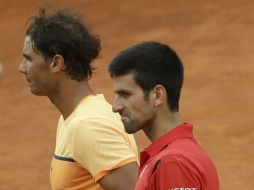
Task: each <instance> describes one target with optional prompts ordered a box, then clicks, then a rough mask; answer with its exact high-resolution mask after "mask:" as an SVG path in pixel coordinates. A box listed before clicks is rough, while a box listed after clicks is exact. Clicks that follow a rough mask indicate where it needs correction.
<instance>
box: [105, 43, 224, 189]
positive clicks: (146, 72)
mask: <svg viewBox="0 0 254 190" xmlns="http://www.w3.org/2000/svg"><path fill="white" fill-rule="evenodd" d="M109 73H110V75H111V77H112V78H113V81H114V91H115V93H116V97H115V101H114V103H113V111H114V112H118V113H119V114H120V115H121V119H122V122H123V124H124V127H125V130H126V132H128V133H135V132H136V131H138V130H143V131H144V132H145V134H146V135H147V136H148V138H149V139H150V140H151V141H152V144H151V145H150V146H149V147H147V148H146V149H145V150H144V151H143V152H142V153H141V165H140V170H139V178H138V180H137V183H136V187H135V189H136V190H219V179H218V174H217V171H216V168H215V166H214V163H213V161H212V160H211V159H210V157H209V156H208V155H207V154H206V152H205V151H204V150H203V149H202V148H201V147H200V146H199V144H198V143H197V141H196V140H195V138H194V137H193V133H192V130H193V126H192V124H189V123H184V122H183V120H182V119H181V116H180V113H179V99H180V93H181V88H182V84H183V78H184V76H183V65H182V62H181V60H180V59H179V57H178V55H177V54H176V52H175V51H174V50H172V49H171V48H170V47H169V46H167V45H165V44H161V43H159V42H152V41H150V42H143V43H140V44H137V45H134V46H132V47H130V48H128V49H126V50H123V51H122V52H120V53H119V54H118V55H117V56H116V57H115V58H114V59H113V60H112V62H111V64H110V66H109Z"/></svg>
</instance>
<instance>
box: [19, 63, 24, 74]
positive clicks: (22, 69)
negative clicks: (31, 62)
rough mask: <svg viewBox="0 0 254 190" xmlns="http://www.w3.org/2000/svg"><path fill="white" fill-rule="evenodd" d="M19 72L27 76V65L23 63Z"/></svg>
mask: <svg viewBox="0 0 254 190" xmlns="http://www.w3.org/2000/svg"><path fill="white" fill-rule="evenodd" d="M19 72H21V73H23V74H26V66H25V63H24V62H22V63H21V64H20V65H19Z"/></svg>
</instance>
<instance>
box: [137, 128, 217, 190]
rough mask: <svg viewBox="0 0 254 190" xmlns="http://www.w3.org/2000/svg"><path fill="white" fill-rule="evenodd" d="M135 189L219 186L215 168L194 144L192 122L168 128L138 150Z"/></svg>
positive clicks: (207, 188) (208, 189) (192, 189)
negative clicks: (143, 149) (138, 165)
mask: <svg viewBox="0 0 254 190" xmlns="http://www.w3.org/2000/svg"><path fill="white" fill-rule="evenodd" d="M140 164H141V165H140V171H139V178H138V181H137V183H136V187H135V190H219V179H218V174H217V171H216V168H215V166H214V164H213V162H212V160H211V159H210V158H209V156H208V155H207V154H206V152H205V151H204V150H203V149H202V148H201V147H200V146H199V145H198V144H197V142H196V141H195V139H194V138H193V134H192V125H191V124H187V123H184V124H182V125H179V126H177V127H176V128H174V129H172V130H170V131H169V132H168V133H166V134H165V135H163V136H162V137H160V138H159V139H158V140H156V141H155V142H154V143H152V144H151V145H150V146H149V147H148V148H146V149H145V151H143V152H142V153H141V163H140Z"/></svg>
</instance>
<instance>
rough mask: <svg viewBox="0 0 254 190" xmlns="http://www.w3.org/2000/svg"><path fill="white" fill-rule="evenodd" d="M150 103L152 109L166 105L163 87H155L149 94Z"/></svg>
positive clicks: (165, 93) (165, 94)
mask: <svg viewBox="0 0 254 190" xmlns="http://www.w3.org/2000/svg"><path fill="white" fill-rule="evenodd" d="M150 101H151V103H152V105H153V106H154V107H157V106H160V105H161V104H163V103H167V92H166V89H165V87H164V86H162V85H160V84H159V85H156V86H155V87H154V88H153V90H152V91H151V94H150Z"/></svg>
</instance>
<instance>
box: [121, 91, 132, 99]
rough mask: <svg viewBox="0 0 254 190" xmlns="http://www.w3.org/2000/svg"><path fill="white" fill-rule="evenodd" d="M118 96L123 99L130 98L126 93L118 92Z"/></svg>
mask: <svg viewBox="0 0 254 190" xmlns="http://www.w3.org/2000/svg"><path fill="white" fill-rule="evenodd" d="M118 94H119V95H120V96H122V97H125V98H127V97H129V96H130V94H129V93H127V92H119V93H118Z"/></svg>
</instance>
